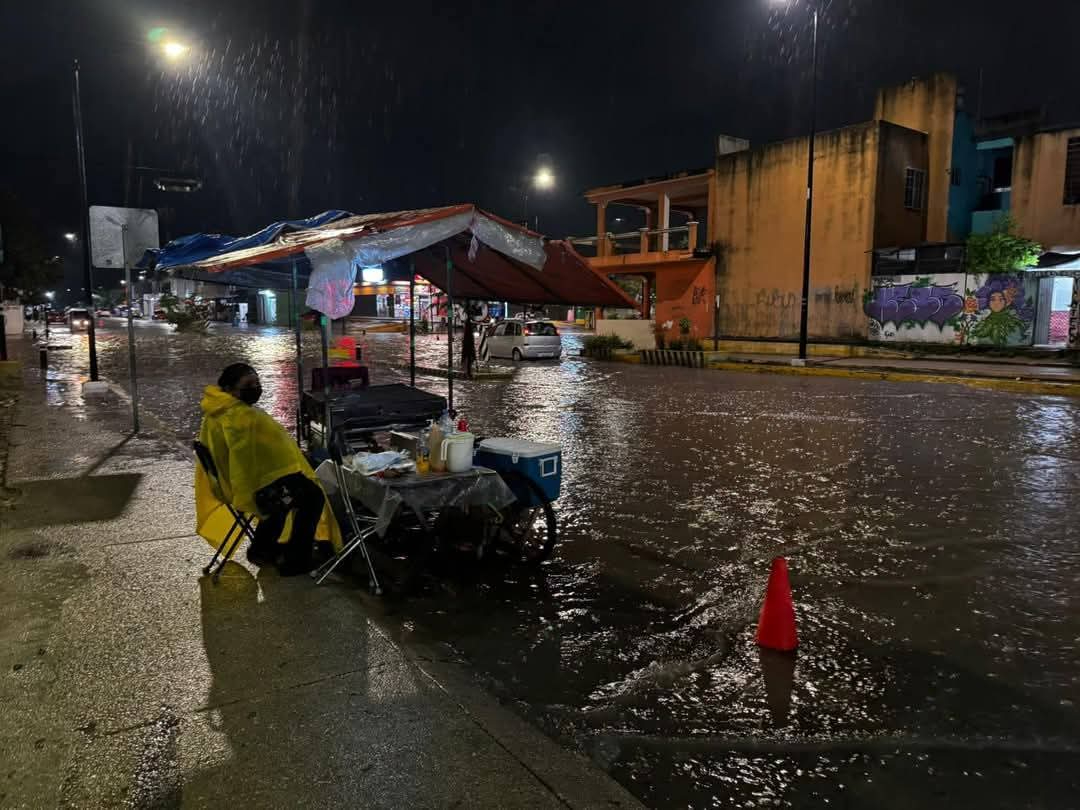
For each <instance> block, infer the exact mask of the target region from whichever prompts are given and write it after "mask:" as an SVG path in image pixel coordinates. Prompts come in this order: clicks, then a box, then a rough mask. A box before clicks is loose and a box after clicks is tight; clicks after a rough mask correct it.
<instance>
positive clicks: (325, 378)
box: [319, 312, 330, 450]
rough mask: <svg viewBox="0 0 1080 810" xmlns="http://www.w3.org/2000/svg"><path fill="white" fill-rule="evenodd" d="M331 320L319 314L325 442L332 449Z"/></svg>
mask: <svg viewBox="0 0 1080 810" xmlns="http://www.w3.org/2000/svg"><path fill="white" fill-rule="evenodd" d="M329 327H330V318H329V317H328V316H327V315H326V313H325V312H320V313H319V333H320V335H321V337H322V394H323V440H324V441H325V442H326V449H327V450H329V449H330V332H329Z"/></svg>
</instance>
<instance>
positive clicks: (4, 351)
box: [0, 297, 48, 360]
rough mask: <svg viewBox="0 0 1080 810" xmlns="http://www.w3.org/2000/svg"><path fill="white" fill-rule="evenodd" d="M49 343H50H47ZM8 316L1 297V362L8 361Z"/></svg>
mask: <svg viewBox="0 0 1080 810" xmlns="http://www.w3.org/2000/svg"><path fill="white" fill-rule="evenodd" d="M45 342H46V343H48V341H47V340H46V341H45ZM7 359H8V356H7V316H6V315H5V314H4V299H3V298H2V297H0V360H7Z"/></svg>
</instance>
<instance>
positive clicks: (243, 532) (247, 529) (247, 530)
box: [211, 516, 255, 583]
mask: <svg viewBox="0 0 1080 810" xmlns="http://www.w3.org/2000/svg"><path fill="white" fill-rule="evenodd" d="M254 519H255V518H254V516H251V517H245V518H240V519H239V524H240V531H238V532H237V533H236V539H235V540H233V542H232V545H231V546H229V550H228V551H226V552H225V556H224V557H222V558H221V563H220V564H219V565H218V567H217V570H216V571H215V572H214V576H213V577H212V578H211V579H212V580H213V581H214V582H215V583H216V582H217V581H218V580H219V579H221V572H222V571H223V570H224V569H225V564H226V563H227V562H228V561H229V560H230V559H232V555H233V553H234V552H235V551H236V547H237V546H239V545H240V542H241V541H242V540H243V539H244V537H245V536H247V537H254V532H253V531H252V528H251V522H252V521H253V520H254Z"/></svg>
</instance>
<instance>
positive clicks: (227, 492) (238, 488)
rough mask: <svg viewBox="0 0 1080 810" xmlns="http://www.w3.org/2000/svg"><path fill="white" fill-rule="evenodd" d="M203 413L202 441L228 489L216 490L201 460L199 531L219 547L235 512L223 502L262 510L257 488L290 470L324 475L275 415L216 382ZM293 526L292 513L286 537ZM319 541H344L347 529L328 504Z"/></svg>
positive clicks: (198, 473) (197, 494)
mask: <svg viewBox="0 0 1080 810" xmlns="http://www.w3.org/2000/svg"><path fill="white" fill-rule="evenodd" d="M200 404H201V407H202V412H203V420H202V427H201V428H200V429H199V441H200V442H201V443H202V444H203V445H205V446H206V447H207V448H208V449H209V450H210V455H211V456H213V458H214V464H215V465H216V466H217V468H218V478H219V482H220V484H221V488H222V490H223V491H222V492H215V491H214V489H213V487H212V486H211V485H210V479H209V478H208V477H207V475H206V473H205V471H204V470H203V468H202V465H201V464H196V465H195V525H196V531H197V532H198V533H199V535H200V536H201V537H203V538H204V539H205V540H206V541H207V542H209V543H210V544H211V545H213V546H214V547H215V548H216V547H217V546H218V545H220V544H221V542H222V540H224V539H225V535H226V533H227V532H228V531H229V527H231V526H232V523H233V517H232V515H231V514H229V510H228V509H227V508H226V507H225V504H224V502H223V501H229V502H230V503H232V505H233V507H234V508H236V509H238V510H240V511H242V512H246V513H248V514H254V515H258V513H259V510H258V509H257V508H256V507H255V493H256V492H258V491H259V490H260V489H262V488H263V487H265V486H268V485H269V484H272V483H274V481H276V480H278V479H279V478H282V477H284V476H286V475H292V474H293V473H302V474H303V475H305V476H307V477H308V478H310V479H311V480H312V481H314V482H315V483H319V479H318V478H317V477H316V475H315V471H314V470H312V469H311V465H310V464H308V462H307V459H306V458H304V454H303V453H302V452H301V451H300V448H299V446H297V444H296V442H295V441H294V440H293V438H292V437H291V436H290V435H289V434H288V433H286V432H285V429H284V428H282V427H281V425H279V424H278V423H277V422H275V421H274V419H273V417H271V416H270V415H269V414H267V413H266V412H265V411H262V410H260V409H259V408H255V407H252V406H251V405H248V404H246V403H244V402H241V401H240V400H239V399H237V398H236V397H234V396H233V395H232V394H227V393H225V392H224V391H222V390H221V389H220V388H218V387H217V386H216V385H208V386H206V390H205V391H204V392H203V398H202V402H201V403H200ZM291 531H292V514H291V513H290V515H289V519H288V520H287V521H286V523H285V529H284V530H283V531H282V533H281V539H282V540H287V539H288V538H289V536H290V533H291ZM315 537H316V538H317V539H319V540H329V541H330V542H332V543H333V544H334V547H335V548H340V546H341V532H340V530H339V529H338V525H337V521H336V520H335V519H334V514H333V512H332V511H331V509H330V505H329V503H327V505H326V507H325V508H324V509H323V514H322V519H321V520H320V521H319V527H318V529H317V530H316V532H315Z"/></svg>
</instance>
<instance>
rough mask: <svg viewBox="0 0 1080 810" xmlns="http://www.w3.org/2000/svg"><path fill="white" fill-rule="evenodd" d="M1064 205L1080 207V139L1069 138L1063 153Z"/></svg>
mask: <svg viewBox="0 0 1080 810" xmlns="http://www.w3.org/2000/svg"><path fill="white" fill-rule="evenodd" d="M1065 205H1080V138H1069V146H1068V149H1067V151H1066V152H1065Z"/></svg>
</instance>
